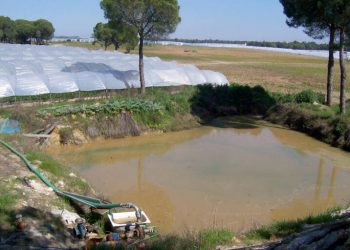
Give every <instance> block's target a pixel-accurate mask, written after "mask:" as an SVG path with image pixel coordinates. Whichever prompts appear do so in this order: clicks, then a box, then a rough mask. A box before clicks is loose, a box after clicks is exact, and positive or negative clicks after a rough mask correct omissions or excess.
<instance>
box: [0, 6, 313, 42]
mask: <svg viewBox="0 0 350 250" xmlns="http://www.w3.org/2000/svg"><path fill="white" fill-rule="evenodd" d="M178 1H179V5H180V16H181V19H182V21H181V23H180V24H179V26H178V28H177V30H176V32H175V33H174V34H172V35H171V36H170V37H171V38H189V39H195V38H198V39H220V40H248V41H294V40H297V41H312V39H311V38H309V37H308V36H307V35H305V34H304V33H303V31H302V29H294V28H289V27H288V26H287V25H286V23H285V21H286V17H285V16H284V14H283V8H282V6H281V4H280V3H279V1H278V0H178ZM0 15H3V16H8V17H10V18H12V19H28V20H36V19H39V18H44V19H47V20H49V21H51V22H52V23H53V25H54V27H55V29H56V32H55V35H56V36H60V35H68V36H74V35H77V36H80V37H83V38H86V37H90V36H91V34H92V31H93V27H94V26H95V25H96V23H98V22H106V20H105V18H104V13H103V11H102V10H101V8H100V0H0Z"/></svg>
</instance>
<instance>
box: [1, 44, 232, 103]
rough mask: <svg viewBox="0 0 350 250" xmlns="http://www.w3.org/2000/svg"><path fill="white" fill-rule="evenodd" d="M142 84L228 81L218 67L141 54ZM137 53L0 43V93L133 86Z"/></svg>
mask: <svg viewBox="0 0 350 250" xmlns="http://www.w3.org/2000/svg"><path fill="white" fill-rule="evenodd" d="M144 60H145V62H144V63H145V81H146V87H157V86H177V85H198V84H205V83H211V84H216V85H222V84H227V83H228V81H227V79H226V77H225V76H224V75H223V74H221V73H217V72H213V71H209V70H199V69H198V68H197V67H195V66H193V65H183V64H178V63H176V62H165V61H162V60H160V59H159V58H156V57H145V59H144ZM139 86H140V82H139V72H138V56H137V55H130V54H123V53H120V52H106V51H101V50H98V51H90V50H88V49H83V48H73V47H65V46H34V45H12V44H1V45H0V98H3V97H11V96H33V95H41V94H50V93H55V94H56V93H69V92H77V91H95V90H115V89H126V88H138V87H139Z"/></svg>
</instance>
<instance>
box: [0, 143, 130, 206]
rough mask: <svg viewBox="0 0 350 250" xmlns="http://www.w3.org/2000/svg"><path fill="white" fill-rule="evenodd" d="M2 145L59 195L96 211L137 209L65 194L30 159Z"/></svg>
mask: <svg viewBox="0 0 350 250" xmlns="http://www.w3.org/2000/svg"><path fill="white" fill-rule="evenodd" d="M0 144H1V145H3V146H4V147H5V148H7V149H8V150H10V151H11V152H12V153H14V154H15V155H17V156H18V157H19V158H20V159H21V160H22V161H23V162H24V163H25V165H26V166H27V167H28V168H29V169H30V171H32V172H33V173H34V174H35V175H36V176H38V177H39V178H40V180H41V181H42V182H44V183H45V184H46V185H47V186H48V187H50V188H52V190H53V191H55V192H56V193H57V194H58V195H61V196H64V197H67V198H69V199H71V200H74V201H78V202H80V203H83V204H86V205H88V206H90V207H93V208H96V209H113V208H118V207H123V208H135V207H136V206H134V205H133V204H131V203H127V204H124V203H115V204H113V203H108V202H106V201H102V200H100V199H96V198H92V197H88V196H82V195H78V194H74V193H69V192H63V191H61V190H60V189H58V188H57V187H56V186H55V185H53V184H52V183H51V182H50V181H49V180H48V179H47V178H46V177H45V176H43V175H42V174H41V173H40V172H39V170H38V169H36V168H35V167H34V166H33V165H32V164H31V163H30V162H29V161H28V159H27V158H26V157H25V156H24V155H22V154H21V153H19V152H18V151H17V150H16V149H14V148H13V147H12V146H10V145H9V144H7V143H6V142H4V141H2V140H0Z"/></svg>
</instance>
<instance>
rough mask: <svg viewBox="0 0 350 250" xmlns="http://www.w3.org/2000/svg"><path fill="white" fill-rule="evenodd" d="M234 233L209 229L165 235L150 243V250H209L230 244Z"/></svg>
mask: <svg viewBox="0 0 350 250" xmlns="http://www.w3.org/2000/svg"><path fill="white" fill-rule="evenodd" d="M233 237H234V233H233V232H231V231H229V230H225V229H209V230H204V231H200V232H196V233H195V232H186V233H185V234H184V235H182V236H180V235H167V236H164V237H161V238H160V239H158V240H155V241H153V242H152V244H151V245H150V246H149V247H148V248H147V249H150V250H177V249H182V250H193V249H198V250H211V249H215V248H216V246H218V245H229V244H231V243H232V239H233Z"/></svg>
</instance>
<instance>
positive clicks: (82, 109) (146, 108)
mask: <svg viewBox="0 0 350 250" xmlns="http://www.w3.org/2000/svg"><path fill="white" fill-rule="evenodd" d="M162 109H163V107H162V106H160V105H159V104H157V103H154V102H151V101H148V100H142V99H137V98H135V99H122V100H118V99H112V100H108V101H105V102H104V103H99V102H97V103H94V104H67V105H62V106H53V107H48V108H43V109H41V110H39V114H40V115H42V116H47V115H53V116H65V115H77V114H86V115H93V114H96V113H99V114H105V115H111V114H118V113H120V112H122V111H128V112H161V110H162Z"/></svg>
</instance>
